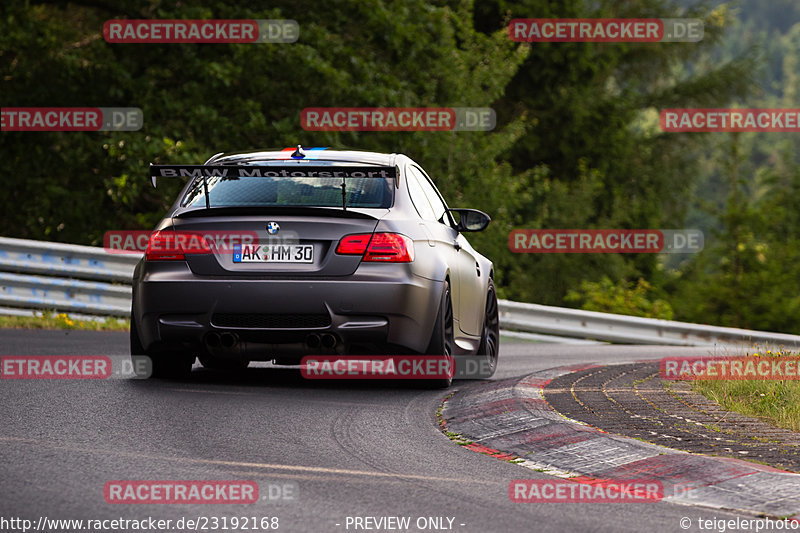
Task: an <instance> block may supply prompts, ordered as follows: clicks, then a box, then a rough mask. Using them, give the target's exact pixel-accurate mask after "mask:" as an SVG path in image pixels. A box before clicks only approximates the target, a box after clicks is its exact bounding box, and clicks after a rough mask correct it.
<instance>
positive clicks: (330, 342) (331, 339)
mask: <svg viewBox="0 0 800 533" xmlns="http://www.w3.org/2000/svg"><path fill="white" fill-rule="evenodd" d="M338 343H339V340H338V339H337V338H336V337H335V336H333V335H332V334H330V333H324V334H323V335H322V346H323V347H325V348H335V347H336V345H337V344H338Z"/></svg>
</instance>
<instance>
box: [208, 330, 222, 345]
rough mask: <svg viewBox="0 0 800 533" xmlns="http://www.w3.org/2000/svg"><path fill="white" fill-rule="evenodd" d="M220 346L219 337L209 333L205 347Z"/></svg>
mask: <svg viewBox="0 0 800 533" xmlns="http://www.w3.org/2000/svg"><path fill="white" fill-rule="evenodd" d="M219 344H220V338H219V335H217V334H216V333H214V332H211V333H209V334H207V335H206V346H208V347H209V348H217V347H218V346H219Z"/></svg>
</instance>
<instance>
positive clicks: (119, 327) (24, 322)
mask: <svg viewBox="0 0 800 533" xmlns="http://www.w3.org/2000/svg"><path fill="white" fill-rule="evenodd" d="M130 327H131V322H130V320H128V319H126V318H108V319H106V320H105V321H98V320H78V319H75V318H70V317H69V315H67V314H66V313H60V314H54V313H49V312H47V311H45V312H44V313H41V314H37V315H36V316H0V328H11V329H82V330H89V331H128V330H129V329H130Z"/></svg>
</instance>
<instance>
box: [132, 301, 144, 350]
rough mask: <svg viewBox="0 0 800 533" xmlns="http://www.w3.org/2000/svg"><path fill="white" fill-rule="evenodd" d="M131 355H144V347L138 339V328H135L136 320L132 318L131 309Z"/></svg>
mask: <svg viewBox="0 0 800 533" xmlns="http://www.w3.org/2000/svg"><path fill="white" fill-rule="evenodd" d="M130 337H131V355H132V356H134V355H145V353H144V346H142V341H141V340H140V339H139V328H137V327H136V319H135V318H134V316H133V308H131V333H130Z"/></svg>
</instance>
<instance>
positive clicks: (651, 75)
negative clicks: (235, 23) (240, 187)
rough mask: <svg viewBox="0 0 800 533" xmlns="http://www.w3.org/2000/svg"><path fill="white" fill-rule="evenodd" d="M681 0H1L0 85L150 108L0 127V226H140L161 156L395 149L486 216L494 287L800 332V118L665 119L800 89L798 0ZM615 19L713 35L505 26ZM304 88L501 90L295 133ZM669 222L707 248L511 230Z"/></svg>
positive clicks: (310, 101) (174, 186)
mask: <svg viewBox="0 0 800 533" xmlns="http://www.w3.org/2000/svg"><path fill="white" fill-rule="evenodd" d="M686 3H687V2H677V1H673V0H630V1H627V2H624V3H620V2H615V1H613V0H603V1H600V2H594V1H588V0H582V1H576V2H567V1H564V2H552V1H550V0H513V1H510V0H490V1H487V2H476V3H474V4H473V3H472V2H470V1H460V0H440V1H434V2H426V1H424V0H406V1H403V2H389V1H385V0H384V1H378V0H374V1H367V0H351V1H344V0H333V1H324V2H317V1H311V0H299V1H288V0H283V1H277V2H274V1H273V2H260V1H255V2H248V3H246V4H245V3H243V4H242V5H243V7H238V6H237V7H234V6H232V5H230V3H227V2H222V1H216V0H211V1H205V2H196V1H186V2H177V1H175V0H171V1H170V0H149V1H147V2H135V1H117V2H115V1H111V0H91V1H88V0H87V1H77V2H70V3H62V2H34V1H22V0H8V1H6V2H4V3H3V5H2V6H1V7H0V72H1V73H2V81H0V83H2V87H3V91H2V95H3V96H2V104H3V105H7V106H14V107H22V106H98V107H101V106H102V107H112V106H120V107H140V108H141V109H142V110H143V111H144V117H145V125H144V127H143V129H142V130H141V131H138V132H125V133H121V132H116V133H115V132H105V133H103V132H97V133H74V132H73V133H13V132H3V133H2V134H0V149H1V150H2V157H3V161H4V162H5V164H6V166H7V167H8V168H10V169H11V172H10V173H7V174H6V180H5V183H4V187H3V189H4V192H3V194H2V195H0V220H1V221H2V226H0V233H2V234H3V235H6V236H15V237H23V238H33V239H47V240H56V241H63V242H75V243H84V244H94V245H98V244H100V243H101V240H102V235H103V233H104V232H105V231H107V230H109V229H138V228H146V229H149V228H150V227H151V226H152V225H153V224H154V223H155V222H156V221H157V220H158V219H159V218H160V217H161V216H162V215H163V213H164V211H165V209H166V208H167V206H168V205H169V204H170V203H171V201H172V200H173V199H174V196H175V194H176V191H177V190H178V187H179V184H178V183H175V182H172V183H170V180H162V181H163V185H162V184H160V185H159V188H158V189H156V190H154V189H152V188H151V187H150V185H149V180H148V179H147V165H148V164H149V163H151V162H154V163H201V162H202V161H204V160H205V159H206V158H207V157H209V156H210V155H212V154H214V153H216V152H220V151H236V150H248V149H254V148H283V147H285V146H291V145H296V144H298V143H302V144H304V145H306V146H330V147H335V148H354V149H365V150H375V151H382V152H401V153H405V154H407V155H409V156H411V157H412V158H414V159H415V160H417V161H418V162H419V163H420V164H422V165H423V167H424V168H426V170H428V171H429V173H430V174H431V176H432V177H433V178H434V180H435V181H436V183H437V185H438V187H439V188H440V189H441V190H442V192H443V193H444V195H445V196H446V198H448V200H449V203H450V204H451V206H453V207H476V208H480V209H482V210H485V211H487V212H489V213H490V214H491V215H492V217H493V219H494V221H493V223H492V224H491V225H490V227H489V229H488V230H487V231H486V232H484V233H482V234H478V235H475V236H474V237H471V241H472V242H473V244H475V245H476V247H477V248H478V249H479V250H481V251H482V252H483V253H485V254H486V255H487V256H489V257H490V258H491V259H492V260H494V261H495V264H496V270H497V273H496V277H497V282H498V285H499V291H500V295H501V296H503V297H506V298H512V299H517V300H525V301H535V302H540V303H545V304H552V305H574V304H582V305H585V306H590V307H591V308H592V309H597V310H611V311H619V310H620V309H622V310H623V312H630V313H636V314H644V315H646V314H648V313H655V314H654V316H667V315H668V314H669V310H670V309H674V318H676V319H682V320H694V321H704V322H711V323H717V324H724V325H738V326H746V327H758V328H764V329H778V330H782V331H793V332H800V290H798V289H800V287H798V284H800V279H799V278H800V277H798V276H797V275H796V274H795V273H794V272H795V265H796V264H797V259H798V256H800V245H799V244H800V215H798V212H797V209H796V207H795V206H796V205H797V204H798V200H800V162H799V161H798V156H797V154H798V150H797V148H798V140H797V137H796V135H795V136H794V137H792V136H791V135H788V134H787V135H781V134H774V133H762V134H741V135H731V134H674V133H662V132H661V131H660V130H659V127H658V110H659V109H661V108H665V107H693V106H703V107H727V106H731V105H741V106H743V107H798V105H797V99H798V97H800V92H798V87H800V56H799V55H798V50H800V22H799V21H798V12H797V10H796V9H795V8H796V6H795V3H794V2H793V1H792V0H785V1H783V2H774V3H773V5H771V6H770V7H769V8H765V7H764V6H763V5H759V3H757V2H755V1H754V0H748V1H744V2H743V3H742V5H741V7H740V8H739V9H738V10H737V9H733V8H729V7H726V6H722V7H714V6H713V5H710V6H704V5H700V6H699V7H692V8H690V9H688V10H685V9H684V8H682V7H681V6H682V5H684V4H686ZM693 4H694V3H693ZM244 6H246V7H244ZM610 16H613V17H639V18H641V17H697V18H701V19H703V20H704V22H705V38H704V40H703V41H702V42H701V43H661V44H659V43H655V44H613V43H609V44H593V43H543V44H535V45H527V44H520V43H515V42H512V41H511V40H510V39H509V38H508V34H507V31H506V24H507V22H508V20H509V19H510V18H514V17H540V18H543V17H562V18H563V17H610ZM112 18H195V19H199V18H216V19H225V18H258V19H270V18H272V19H276V18H291V19H295V20H297V21H298V22H299V23H300V28H301V31H300V39H299V41H298V42H297V43H294V44H262V45H234V44H215V45H211V44H201V45H154V44H146V45H145V44H109V43H106V42H105V41H104V40H103V37H102V26H103V22H104V21H106V20H108V19H112ZM756 44H759V46H755V45H756ZM313 106H365V107H366V106H416V107H424V106H454V107H456V106H463V107H467V106H469V107H481V106H491V107H494V108H495V109H496V110H497V112H498V118H499V121H498V127H497V128H496V129H495V130H494V131H493V132H491V133H484V132H403V133H373V132H325V133H319V132H307V131H304V130H303V129H302V128H301V127H300V118H299V117H300V112H301V110H302V109H303V108H305V107H313ZM682 227H699V228H701V229H703V230H705V231H706V250H705V251H704V252H703V253H701V254H697V256H696V257H689V258H686V257H675V256H673V257H669V256H658V255H653V254H640V255H633V254H628V255H622V254H561V255H559V254H544V255H540V256H537V255H534V254H519V255H516V254H512V253H511V252H510V251H509V250H508V247H507V235H508V232H509V231H510V230H511V229H513V228H682ZM640 279H643V280H646V284H647V285H646V286H644V285H642V284H641V283H640V282H639V281H638V280H640ZM642 287H645V289H644V292H646V293H647V294H644V293H642V290H643V289H642ZM570 290H572V291H573V292H572V296H571V298H570V299H568V300H566V301H565V296H566V295H567V293H568V291H570ZM637 291H638V292H637ZM626 295H627V296H626ZM631 295H634V296H635V301H631V300H630V298H629V297H630V296H631ZM620 298H622V300H620ZM626 298H627V299H626ZM620 301H622V302H623V304H622V307H619V305H620ZM624 302H628V304H625V303H624ZM631 302H632V303H631ZM656 304H657V309H655V310H654V309H653V306H654V305H656ZM615 306H617V307H615ZM626 310H627V311H626Z"/></svg>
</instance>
